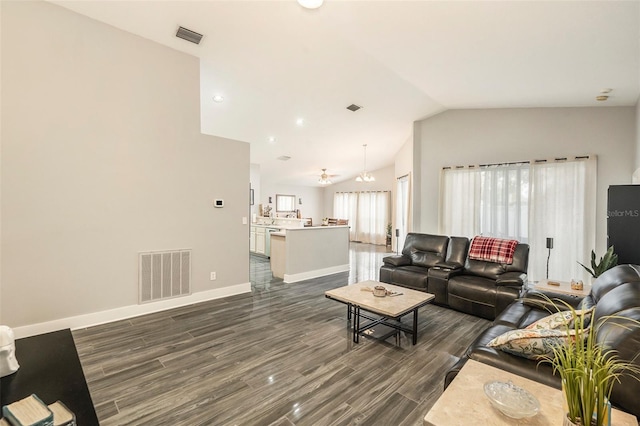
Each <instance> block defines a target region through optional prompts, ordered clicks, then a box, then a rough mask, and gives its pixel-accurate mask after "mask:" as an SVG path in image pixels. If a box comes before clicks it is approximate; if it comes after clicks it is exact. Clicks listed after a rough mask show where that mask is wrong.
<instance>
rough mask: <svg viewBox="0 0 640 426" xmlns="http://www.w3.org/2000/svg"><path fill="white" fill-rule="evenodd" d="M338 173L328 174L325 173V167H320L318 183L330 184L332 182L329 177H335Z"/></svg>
mask: <svg viewBox="0 0 640 426" xmlns="http://www.w3.org/2000/svg"><path fill="white" fill-rule="evenodd" d="M336 176H339V175H328V174H327V169H322V174H321V175H320V178H319V179H318V183H319V184H320V185H331V184H332V183H333V182H331V180H330V179H329V178H332V177H336Z"/></svg>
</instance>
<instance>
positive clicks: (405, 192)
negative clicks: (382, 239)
mask: <svg viewBox="0 0 640 426" xmlns="http://www.w3.org/2000/svg"><path fill="white" fill-rule="evenodd" d="M410 177H411V176H410V175H406V176H402V177H399V178H398V183H397V187H396V229H397V230H398V234H399V236H398V238H396V241H395V244H396V251H398V252H399V251H402V248H403V247H404V240H405V238H406V237H407V233H408V232H409V206H410V202H411V200H410V198H409V197H410V196H411V179H410ZM394 238H395V232H394V230H391V239H392V240H393V239H394ZM392 245H393V244H392Z"/></svg>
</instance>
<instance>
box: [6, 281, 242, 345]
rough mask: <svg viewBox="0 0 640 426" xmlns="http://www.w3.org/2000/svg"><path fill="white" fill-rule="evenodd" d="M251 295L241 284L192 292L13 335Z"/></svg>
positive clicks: (30, 327) (17, 330) (40, 325)
mask: <svg viewBox="0 0 640 426" xmlns="http://www.w3.org/2000/svg"><path fill="white" fill-rule="evenodd" d="M248 292H251V283H244V284H237V285H232V286H228V287H222V288H215V289H212V290H207V291H200V292H197V293H192V294H190V295H188V296H185V297H178V298H174V299H167V300H162V301H158V302H154V303H145V304H142V305H129V306H123V307H121V308H115V309H109V310H106V311H100V312H93V313H90V314H84V315H77V316H74V317H68V318H60V319H57V320H53V321H47V322H41V323H38V324H31V325H25V326H22V327H16V328H14V329H13V332H14V334H15V336H16V338H22V337H29V336H35V335H36V334H42V333H49V332H51V331H56V330H63V329H65V328H70V329H72V330H77V329H79V328H86V327H91V326H94V325H100V324H104V323H107V322H113V321H119V320H123V319H127V318H133V317H137V316H140V315H146V314H151V313H154V312H160V311H166V310H168V309H173V308H178V307H180V306H186V305H192V304H194V303H199V302H206V301H208V300H214V299H220V298H223V297H228V296H234V295H236V294H242V293H248Z"/></svg>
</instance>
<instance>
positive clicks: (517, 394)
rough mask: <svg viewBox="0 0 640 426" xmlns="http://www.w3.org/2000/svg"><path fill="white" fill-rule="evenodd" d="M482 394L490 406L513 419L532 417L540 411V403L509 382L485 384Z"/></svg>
mask: <svg viewBox="0 0 640 426" xmlns="http://www.w3.org/2000/svg"><path fill="white" fill-rule="evenodd" d="M484 393H485V394H486V395H487V397H488V398H489V401H491V405H493V406H494V407H496V408H497V409H498V410H500V411H501V412H502V414H504V415H505V416H507V417H511V418H513V419H522V418H525V417H533V416H535V415H536V414H538V411H540V403H539V402H538V400H537V399H536V397H535V396H533V395H531V394H530V393H529V392H527V391H526V390H525V389H522V388H521V387H519V386H516V385H514V384H513V383H511V382H510V381H509V382H498V381H496V382H487V383H485V385H484Z"/></svg>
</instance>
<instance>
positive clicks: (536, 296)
mask: <svg viewBox="0 0 640 426" xmlns="http://www.w3.org/2000/svg"><path fill="white" fill-rule="evenodd" d="M582 299H583V298H582V297H575V296H571V295H568V294H559V293H547V292H545V291H538V290H527V291H526V292H525V293H524V295H523V296H522V299H521V300H522V303H523V304H525V305H528V306H533V307H534V308H538V309H544V310H545V311H547V312H550V313H552V314H553V313H555V312H558V311H566V310H568V309H569V306H571V307H572V308H573V309H577V308H578V305H579V304H580V302H581V301H582Z"/></svg>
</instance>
